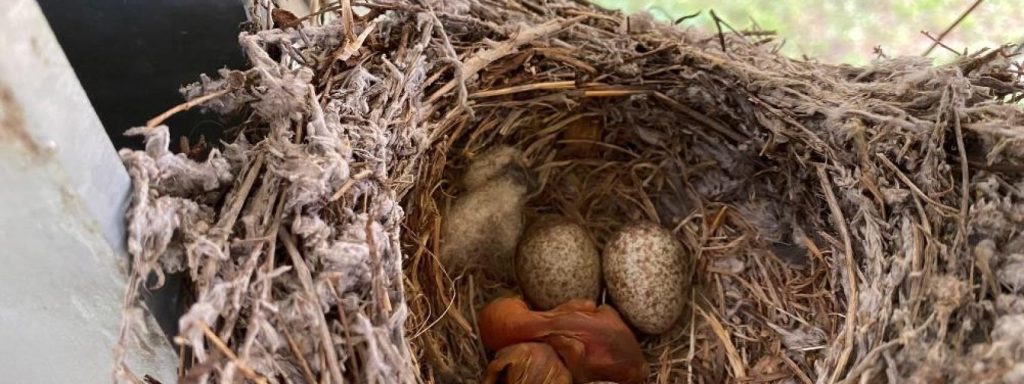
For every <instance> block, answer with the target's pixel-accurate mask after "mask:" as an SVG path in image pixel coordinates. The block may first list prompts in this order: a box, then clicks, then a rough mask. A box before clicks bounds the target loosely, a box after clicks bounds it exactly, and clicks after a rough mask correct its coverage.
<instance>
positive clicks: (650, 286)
mask: <svg viewBox="0 0 1024 384" xmlns="http://www.w3.org/2000/svg"><path fill="white" fill-rule="evenodd" d="M602 264H603V271H604V282H605V285H606V286H607V287H608V293H609V294H610V295H611V297H612V300H613V301H614V303H615V306H616V307H617V308H618V309H619V312H621V313H622V316H623V317H624V318H625V319H626V321H627V322H629V323H630V324H632V325H633V326H634V327H636V329H637V330H639V331H640V332H643V333H647V334H651V335H656V334H659V333H662V332H665V331H667V330H669V328H671V327H672V325H673V324H674V323H675V322H676V320H678V319H679V316H680V315H681V314H682V313H683V308H684V306H685V303H686V299H687V296H688V291H689V287H690V284H689V281H688V280H687V279H688V277H689V274H688V273H687V272H688V271H689V268H690V264H691V260H690V259H689V257H688V255H686V253H685V250H684V249H683V246H682V244H680V243H679V241H678V240H676V239H675V237H674V236H672V233H670V232H669V231H668V230H665V229H664V228H661V227H659V226H657V225H655V224H653V223H637V224H630V225H627V226H626V227H624V228H622V229H621V230H619V232H617V233H615V234H614V235H613V236H612V237H611V240H610V241H609V243H608V245H607V247H605V250H604V260H603V262H602Z"/></svg>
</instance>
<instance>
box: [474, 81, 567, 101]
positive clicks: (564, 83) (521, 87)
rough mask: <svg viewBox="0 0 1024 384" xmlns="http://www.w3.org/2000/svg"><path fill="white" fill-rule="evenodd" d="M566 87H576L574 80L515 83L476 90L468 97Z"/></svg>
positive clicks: (564, 88) (562, 88)
mask: <svg viewBox="0 0 1024 384" xmlns="http://www.w3.org/2000/svg"><path fill="white" fill-rule="evenodd" d="M566 89H576V82H575V81H572V80H568V81H548V82H544V83H534V84H524V85H517V86H514V87H508V88H500V89H491V90H486V91H480V92H476V93H474V94H472V95H469V97H470V98H474V99H477V98H485V97H495V96H504V95H511V94H515V93H522V92H529V91H541V90H545V91H547V90H566Z"/></svg>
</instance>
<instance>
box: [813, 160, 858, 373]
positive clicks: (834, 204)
mask: <svg viewBox="0 0 1024 384" xmlns="http://www.w3.org/2000/svg"><path fill="white" fill-rule="evenodd" d="M818 180H819V181H821V189H822V192H824V193H825V199H826V200H827V201H828V208H829V210H830V211H831V212H832V221H833V225H835V226H836V228H837V229H838V230H839V236H840V237H841V238H842V240H843V252H844V253H845V255H846V258H845V267H846V280H847V292H846V300H847V303H846V326H845V327H844V328H845V330H844V331H843V332H844V335H846V341H845V345H844V346H843V351H842V353H840V354H839V361H837V362H836V367H835V370H834V371H832V378H831V379H830V380H829V382H830V383H835V382H836V380H838V379H839V375H841V374H842V372H843V370H844V369H845V368H846V363H847V362H848V361H849V360H850V355H851V354H852V353H853V344H854V333H856V331H857V329H856V328H857V304H858V298H857V267H856V264H855V262H854V260H853V257H854V256H853V240H852V239H851V238H850V230H849V229H848V228H847V227H846V217H845V216H844V215H843V209H842V208H840V207H839V201H837V200H836V195H835V193H833V192H832V183H831V182H830V181H829V175H828V173H827V172H825V166H823V165H822V166H818Z"/></svg>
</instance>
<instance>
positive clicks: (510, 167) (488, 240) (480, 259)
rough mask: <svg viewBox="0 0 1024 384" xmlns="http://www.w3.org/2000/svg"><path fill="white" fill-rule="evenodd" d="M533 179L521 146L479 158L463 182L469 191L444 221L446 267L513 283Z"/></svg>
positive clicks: (496, 151) (497, 150)
mask: <svg viewBox="0 0 1024 384" xmlns="http://www.w3.org/2000/svg"><path fill="white" fill-rule="evenodd" d="M529 180H530V178H529V175H528V174H527V170H526V166H525V163H524V160H523V156H522V153H521V152H519V150H517V149H515V148H512V147H507V146H500V147H497V148H494V149H491V150H489V151H487V152H485V153H483V154H481V155H479V156H478V157H477V158H475V159H473V161H472V163H470V165H469V169H467V170H466V173H465V175H464V176H463V178H462V184H463V186H464V187H465V192H463V194H462V195H461V196H459V197H458V198H456V200H455V202H454V203H453V204H452V206H451V208H450V209H449V210H448V212H447V214H446V215H445V216H444V219H443V224H442V228H441V236H442V237H441V262H442V263H443V264H444V266H445V268H447V269H448V270H450V271H451V270H460V269H464V268H469V267H482V268H483V269H484V270H485V271H486V272H487V273H490V274H491V275H492V276H493V277H496V278H498V279H502V280H507V281H510V280H511V278H512V268H513V255H514V254H515V248H516V244H518V243H519V238H520V236H522V233H523V206H524V205H525V204H526V195H527V192H528V190H529V188H528V185H529V184H530V182H529Z"/></svg>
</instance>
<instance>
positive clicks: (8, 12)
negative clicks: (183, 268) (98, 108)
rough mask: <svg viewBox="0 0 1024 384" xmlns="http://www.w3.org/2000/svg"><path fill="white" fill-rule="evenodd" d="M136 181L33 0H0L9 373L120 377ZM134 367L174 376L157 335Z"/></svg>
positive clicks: (12, 378) (2, 333)
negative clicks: (130, 195) (128, 225)
mask: <svg viewBox="0 0 1024 384" xmlns="http://www.w3.org/2000/svg"><path fill="white" fill-rule="evenodd" d="M128 186H129V179H128V176H127V174H126V173H125V171H124V168H123V167H122V165H121V162H120V159H119V158H118V157H117V154H116V153H115V152H114V149H113V147H112V145H111V143H110V140H109V138H108V137H107V135H106V133H105V132H104V129H103V126H102V125H101V124H100V121H99V119H98V118H97V117H96V114H95V112H94V111H93V109H92V106H91V105H90V104H89V101H88V99H87V98H86V95H85V93H84V91H83V90H82V87H81V85H80V84H79V82H78V80H77V78H76V77H75V74H74V72H73V71H72V69H71V67H70V65H69V64H68V61H67V59H66V58H65V56H64V54H63V52H62V51H61V49H60V46H59V45H58V44H57V41H56V39H55V38H54V36H53V33H52V32H51V30H50V28H49V26H48V25H47V23H46V20H45V19H44V18H43V15H42V13H41V11H40V9H39V6H38V4H36V2H35V1H34V0H0V341H2V342H3V348H0V377H2V378H0V382H5V383H102V382H110V380H111V379H112V376H111V372H112V369H113V354H112V348H113V346H114V343H115V340H116V338H117V331H118V327H119V323H120V315H121V302H122V296H123V292H124V288H125V284H124V281H125V280H124V279H125V276H124V275H123V274H122V272H121V268H123V265H124V263H125V262H126V260H127V256H126V255H125V252H124V249H123V244H124V240H123V238H124V228H123V221H124V216H123V212H124V208H125V204H126V197H127V196H126V195H127V191H128ZM147 339H149V341H150V343H151V344H152V346H153V349H150V350H145V351H142V350H140V351H133V353H131V356H133V359H132V360H131V366H132V368H133V370H134V371H135V372H137V373H139V374H140V375H141V374H146V373H148V374H150V375H152V376H154V377H156V378H158V379H160V380H161V381H163V382H164V383H172V382H174V381H175V376H174V375H175V366H176V358H175V356H174V353H173V352H172V350H171V349H170V346H169V344H167V343H166V340H165V339H164V338H163V337H162V335H160V334H159V333H154V334H151V335H148V337H147Z"/></svg>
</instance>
